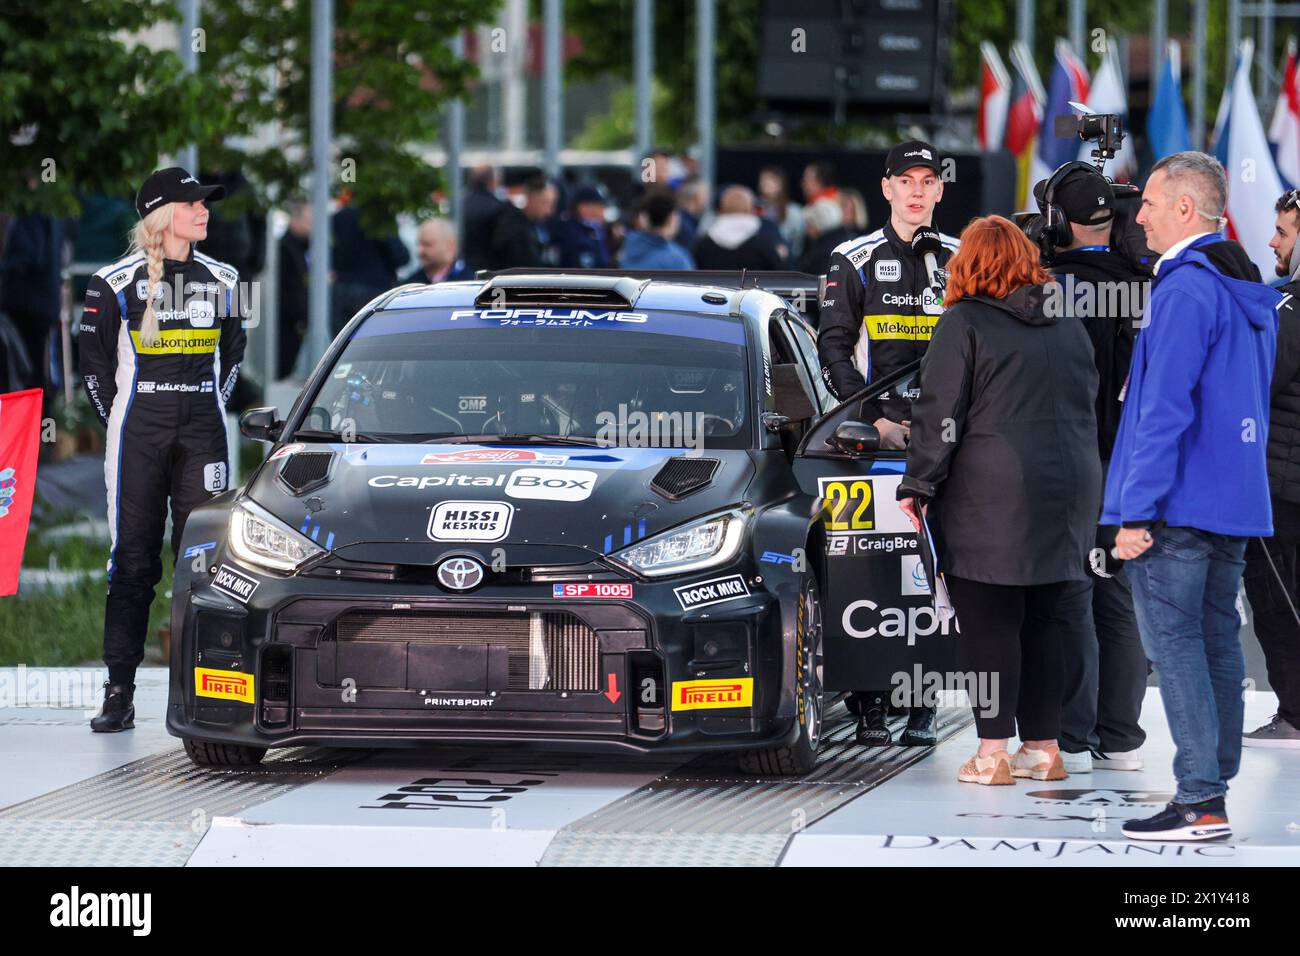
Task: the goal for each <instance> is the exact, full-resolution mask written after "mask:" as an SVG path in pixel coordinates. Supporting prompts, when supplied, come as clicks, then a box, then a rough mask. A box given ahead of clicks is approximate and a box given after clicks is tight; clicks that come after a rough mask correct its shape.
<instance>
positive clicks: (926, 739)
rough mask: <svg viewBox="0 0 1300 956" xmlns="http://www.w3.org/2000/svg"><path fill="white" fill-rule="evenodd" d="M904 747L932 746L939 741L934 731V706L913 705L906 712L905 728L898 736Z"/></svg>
mask: <svg viewBox="0 0 1300 956" xmlns="http://www.w3.org/2000/svg"><path fill="white" fill-rule="evenodd" d="M898 742H899V744H901V745H902V746H904V747H933V746H934V745H935V744H937V743H938V742H939V735H938V733H936V732H935V720H934V708H933V707H913V708H911V709H910V710H909V711H908V713H907V729H906V730H904V731H903V735H902V736H901V737H899V738H898Z"/></svg>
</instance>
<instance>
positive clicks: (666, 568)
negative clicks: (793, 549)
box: [611, 511, 745, 578]
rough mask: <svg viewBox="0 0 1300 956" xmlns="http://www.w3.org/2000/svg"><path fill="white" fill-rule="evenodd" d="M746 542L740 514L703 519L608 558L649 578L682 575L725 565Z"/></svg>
mask: <svg viewBox="0 0 1300 956" xmlns="http://www.w3.org/2000/svg"><path fill="white" fill-rule="evenodd" d="M744 541H745V517H744V515H743V514H741V513H740V512H739V511H729V512H727V513H726V514H721V515H716V516H714V517H712V518H704V519H702V520H700V521H696V522H693V523H692V524H688V525H686V526H685V527H682V528H677V529H675V530H673V531H665V532H663V533H662V534H657V535H655V536H654V537H652V538H647V539H646V540H645V541H642V542H641V543H639V544H635V545H633V546H632V547H630V548H624V549H623V550H622V551H618V552H616V553H614V554H613V555H611V557H612V558H614V560H616V561H619V562H621V563H623V564H625V565H627V566H628V567H629V568H631V569H632V570H634V571H636V572H637V573H639V574H643V575H645V576H646V577H648V578H657V577H662V576H663V575H666V574H682V573H683V572H686V571H698V570H700V569H702V568H712V567H717V566H718V565H720V564H726V563H727V562H728V561H730V560H731V559H732V558H734V557H735V556H736V555H737V554H739V553H740V548H741V545H742V544H744Z"/></svg>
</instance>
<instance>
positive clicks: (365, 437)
mask: <svg viewBox="0 0 1300 956" xmlns="http://www.w3.org/2000/svg"><path fill="white" fill-rule="evenodd" d="M293 440H294V441H336V442H343V443H345V444H347V443H349V442H350V443H354V444H375V445H386V444H394V443H397V442H400V441H401V440H402V439H400V438H392V437H390V436H388V435H377V434H374V433H372V432H353V433H352V437H351V439H348V438H344V437H343V435H342V434H341V433H339V432H332V431H322V430H320V429H318V428H300V429H298V430H297V431H296V432H294V433H293Z"/></svg>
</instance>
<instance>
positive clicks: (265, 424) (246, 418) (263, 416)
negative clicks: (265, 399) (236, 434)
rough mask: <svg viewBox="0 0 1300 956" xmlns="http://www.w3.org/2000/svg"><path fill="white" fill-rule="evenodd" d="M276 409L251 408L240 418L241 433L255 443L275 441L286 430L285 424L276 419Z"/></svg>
mask: <svg viewBox="0 0 1300 956" xmlns="http://www.w3.org/2000/svg"><path fill="white" fill-rule="evenodd" d="M276 415H277V410H276V409H275V408H274V407H268V408H250V409H249V410H248V411H246V412H244V414H242V415H240V416H239V431H240V434H242V435H243V436H244V437H245V438H251V439H253V440H254V441H275V440H276V439H277V438H279V437H280V432H281V431H282V430H283V429H284V422H282V421H280V420H279V419H278V418H276Z"/></svg>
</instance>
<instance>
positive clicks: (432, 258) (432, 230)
mask: <svg viewBox="0 0 1300 956" xmlns="http://www.w3.org/2000/svg"><path fill="white" fill-rule="evenodd" d="M456 247H457V242H456V226H455V224H454V223H453V222H452V221H451V220H450V219H442V218H436V219H426V220H425V221H424V222H422V223H421V224H420V241H419V244H418V245H417V246H416V255H417V257H418V258H419V260H420V266H421V268H423V269H424V270H425V271H426V272H430V273H432V272H440V271H442V270H443V269H446V268H447V267H448V266H450V265H451V264H452V263H453V262H455V261H456V251H457V249H456Z"/></svg>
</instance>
